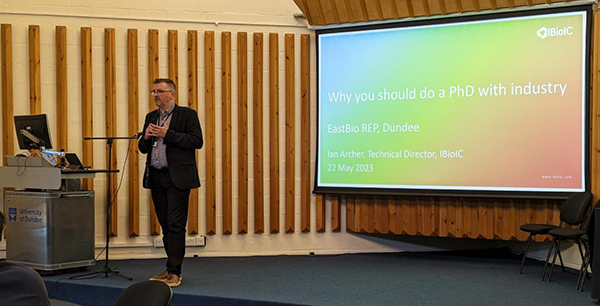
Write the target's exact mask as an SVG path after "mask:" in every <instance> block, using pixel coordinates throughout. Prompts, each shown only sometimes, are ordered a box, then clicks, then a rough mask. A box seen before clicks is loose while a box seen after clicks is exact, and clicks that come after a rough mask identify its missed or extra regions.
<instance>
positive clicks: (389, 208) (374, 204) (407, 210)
mask: <svg viewBox="0 0 600 306" xmlns="http://www.w3.org/2000/svg"><path fill="white" fill-rule="evenodd" d="M333 201H335V198H334V199H332V202H333ZM561 203H562V201H561V200H534V199H527V200H525V199H513V200H511V199H479V198H448V197H441V198H435V197H413V196H346V227H347V228H346V230H347V231H350V232H363V233H382V234H388V233H389V234H397V235H419V236H420V235H422V236H439V237H455V238H472V239H501V240H520V241H524V240H526V239H527V236H526V235H525V234H523V233H521V232H520V231H519V225H520V224H522V223H526V222H533V223H537V222H540V223H547V222H550V223H558V214H559V211H558V206H559V205H560V204H561ZM333 207H334V206H333V204H332V210H333ZM423 207H429V208H430V209H431V214H430V215H428V216H423V215H422V214H421V211H422V210H423ZM465 207H469V208H468V209H465ZM332 215H334V213H333V211H332ZM334 230H335V228H334V227H333V226H332V231H334ZM544 239H545V238H544V237H538V239H537V240H538V241H542V240H544Z"/></svg>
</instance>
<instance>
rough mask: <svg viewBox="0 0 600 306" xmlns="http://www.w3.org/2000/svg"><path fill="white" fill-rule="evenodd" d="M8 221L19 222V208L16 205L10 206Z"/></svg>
mask: <svg viewBox="0 0 600 306" xmlns="http://www.w3.org/2000/svg"><path fill="white" fill-rule="evenodd" d="M8 221H11V222H17V209H16V208H15V207H9V208H8Z"/></svg>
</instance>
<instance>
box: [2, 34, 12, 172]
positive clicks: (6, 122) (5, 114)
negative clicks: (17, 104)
mask: <svg viewBox="0 0 600 306" xmlns="http://www.w3.org/2000/svg"><path fill="white" fill-rule="evenodd" d="M0 44H1V45H0V46H1V47H0V52H2V54H0V56H1V59H0V61H1V62H2V153H3V154H2V156H4V157H3V158H2V160H3V165H5V166H6V156H7V155H10V156H12V155H15V146H14V143H15V133H14V131H15V127H14V120H13V116H14V94H13V40H12V25H10V24H2V25H1V27H0Z"/></svg>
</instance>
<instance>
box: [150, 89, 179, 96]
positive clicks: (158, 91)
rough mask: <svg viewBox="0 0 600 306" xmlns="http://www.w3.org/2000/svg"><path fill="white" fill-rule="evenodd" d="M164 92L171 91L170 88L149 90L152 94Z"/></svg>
mask: <svg viewBox="0 0 600 306" xmlns="http://www.w3.org/2000/svg"><path fill="white" fill-rule="evenodd" d="M165 92H173V91H172V90H162V89H153V90H151V91H150V93H151V94H153V95H160V94H163V93H165Z"/></svg>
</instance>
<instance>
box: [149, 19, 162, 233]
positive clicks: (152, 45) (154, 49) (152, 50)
mask: <svg viewBox="0 0 600 306" xmlns="http://www.w3.org/2000/svg"><path fill="white" fill-rule="evenodd" d="M158 67H159V63H158V30H156V29H149V30H148V92H150V90H152V88H154V80H155V79H157V78H158V77H159V74H158ZM148 109H149V110H150V111H153V110H155V109H156V104H154V97H153V96H152V95H150V94H149V95H148ZM149 201H150V234H151V235H153V236H158V235H160V224H159V223H158V217H157V216H156V211H154V203H153V202H152V197H150V200H149Z"/></svg>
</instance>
